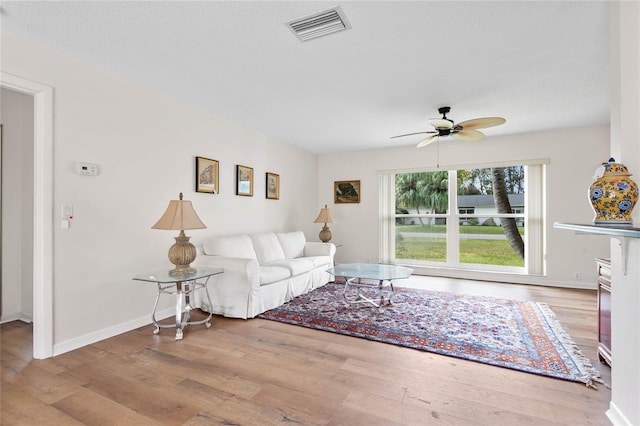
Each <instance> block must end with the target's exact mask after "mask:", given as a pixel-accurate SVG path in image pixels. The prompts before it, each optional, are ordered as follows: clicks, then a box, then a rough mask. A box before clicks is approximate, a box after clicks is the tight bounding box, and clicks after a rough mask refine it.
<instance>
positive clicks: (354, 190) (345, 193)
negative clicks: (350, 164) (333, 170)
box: [333, 180, 360, 204]
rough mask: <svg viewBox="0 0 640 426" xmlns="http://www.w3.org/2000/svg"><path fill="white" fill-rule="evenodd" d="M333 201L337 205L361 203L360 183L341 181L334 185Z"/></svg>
mask: <svg viewBox="0 0 640 426" xmlns="http://www.w3.org/2000/svg"><path fill="white" fill-rule="evenodd" d="M333 201H334V202H335V203H336V204H342V203H359V202H360V181H359V180H339V181H335V182H334V183H333Z"/></svg>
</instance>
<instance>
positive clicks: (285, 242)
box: [276, 231, 307, 259]
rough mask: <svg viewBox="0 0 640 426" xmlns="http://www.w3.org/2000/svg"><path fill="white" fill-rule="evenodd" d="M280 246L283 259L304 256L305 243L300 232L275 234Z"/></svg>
mask: <svg viewBox="0 0 640 426" xmlns="http://www.w3.org/2000/svg"><path fill="white" fill-rule="evenodd" d="M276 235H277V236H278V241H280V245H281V246H282V251H283V252H284V258H285V259H295V258H296V257H302V256H304V244H305V243H306V242H307V240H306V238H305V237H304V233H303V232H302V231H294V232H280V233H278V234H276Z"/></svg>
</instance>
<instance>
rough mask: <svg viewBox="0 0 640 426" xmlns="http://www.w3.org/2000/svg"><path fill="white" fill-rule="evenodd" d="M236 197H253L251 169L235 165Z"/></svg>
mask: <svg viewBox="0 0 640 426" xmlns="http://www.w3.org/2000/svg"><path fill="white" fill-rule="evenodd" d="M236 195H244V196H247V197H253V169H252V168H251V167H245V166H241V165H236Z"/></svg>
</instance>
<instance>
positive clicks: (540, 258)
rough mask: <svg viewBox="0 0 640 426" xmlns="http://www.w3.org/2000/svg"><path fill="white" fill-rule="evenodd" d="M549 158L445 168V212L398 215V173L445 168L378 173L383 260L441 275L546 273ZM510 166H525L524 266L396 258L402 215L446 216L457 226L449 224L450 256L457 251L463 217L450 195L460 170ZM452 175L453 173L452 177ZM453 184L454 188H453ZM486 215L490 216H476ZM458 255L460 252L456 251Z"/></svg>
mask: <svg viewBox="0 0 640 426" xmlns="http://www.w3.org/2000/svg"><path fill="white" fill-rule="evenodd" d="M547 164H548V160H544V159H542V160H540V159H538V160H528V161H513V162H504V163H491V164H473V165H456V166H450V167H446V170H447V171H448V172H449V185H450V186H449V194H450V196H449V208H448V211H447V213H446V214H420V215H416V214H409V215H406V214H395V176H396V174H399V173H417V172H433V171H442V168H436V169H434V168H420V169H415V168H414V169H399V170H388V171H380V172H379V189H380V216H379V224H380V247H379V257H380V261H381V262H383V263H393V264H403V265H409V266H412V267H414V269H415V270H416V273H418V274H423V275H442V276H456V275H462V277H464V276H469V273H473V274H474V277H478V273H480V274H483V273H487V274H489V275H495V274H496V273H498V274H501V275H504V274H507V275H508V274H514V275H534V276H544V275H545V274H546V270H545V269H546V262H545V251H546V247H545V231H544V230H545V226H544V225H545V220H544V209H545V204H546V203H545V198H544V197H545V190H544V188H545V184H546V182H545V171H546V165H547ZM511 166H524V167H525V188H526V191H525V207H524V226H525V229H526V232H525V235H524V236H523V239H524V243H525V259H524V266H523V267H505V266H501V265H496V267H493V266H492V265H476V264H468V263H465V264H460V263H459V262H458V263H456V264H449V263H446V264H443V263H440V262H424V261H416V262H415V263H414V262H412V261H408V260H405V259H400V260H398V259H396V258H395V248H396V246H395V244H396V235H395V226H396V219H397V218H401V217H424V218H427V217H428V218H436V217H443V218H445V220H446V221H447V224H454V223H455V224H457V226H447V234H446V238H447V250H448V253H447V257H448V258H451V256H450V255H449V250H456V251H457V250H458V244H457V243H458V242H459V226H460V225H459V224H458V221H459V219H460V217H461V215H460V213H459V212H458V208H457V196H454V197H452V196H451V194H457V181H456V173H457V170H464V169H472V168H492V167H511ZM452 174H453V176H452ZM452 187H453V189H452ZM462 216H464V217H468V216H472V215H469V214H464V215H462ZM476 216H482V217H486V216H487V215H486V214H485V215H477V214H476ZM491 216H492V217H496V218H500V217H516V218H520V217H522V214H520V213H510V214H498V213H495V214H492V215H491ZM450 241H455V247H452V246H453V245H452V244H450ZM456 258H457V254H456Z"/></svg>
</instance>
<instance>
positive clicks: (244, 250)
mask: <svg viewBox="0 0 640 426" xmlns="http://www.w3.org/2000/svg"><path fill="white" fill-rule="evenodd" d="M202 249H203V250H204V254H206V255H210V256H226V257H239V258H242V259H256V251H255V250H254V248H253V243H252V242H251V238H249V236H248V235H246V234H242V235H230V236H226V237H216V238H210V239H208V240H205V241H204V244H203V245H202Z"/></svg>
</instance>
